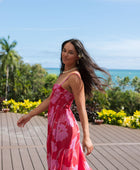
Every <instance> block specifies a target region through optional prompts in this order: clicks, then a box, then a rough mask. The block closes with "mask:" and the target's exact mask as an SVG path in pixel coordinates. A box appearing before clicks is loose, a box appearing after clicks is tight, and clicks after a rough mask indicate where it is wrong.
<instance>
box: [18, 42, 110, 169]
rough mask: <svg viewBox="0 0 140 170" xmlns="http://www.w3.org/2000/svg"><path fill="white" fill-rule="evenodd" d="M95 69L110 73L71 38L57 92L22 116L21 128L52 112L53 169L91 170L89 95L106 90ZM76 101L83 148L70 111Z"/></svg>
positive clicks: (49, 157) (65, 46) (64, 50)
mask: <svg viewBox="0 0 140 170" xmlns="http://www.w3.org/2000/svg"><path fill="white" fill-rule="evenodd" d="M94 70H99V71H102V72H104V73H106V74H107V72H105V71H104V70H103V69H101V68H100V67H98V66H97V64H95V62H93V61H92V60H91V58H90V56H89V54H88V53H87V51H86V50H85V48H84V46H83V44H82V43H81V42H80V41H79V40H77V39H70V40H67V41H65V42H64V43H63V44H62V50H61V70H60V72H61V73H60V75H59V77H58V80H57V82H56V84H54V86H53V91H52V93H51V95H50V97H49V98H47V99H46V100H44V101H43V102H42V103H41V104H40V105H39V106H38V107H37V108H35V109H34V110H32V111H31V112H30V113H29V114H27V115H24V116H22V117H21V118H20V119H19V120H18V122H17V125H18V126H19V127H22V126H24V125H25V124H26V123H27V122H28V121H29V120H30V119H31V118H32V117H33V116H35V115H37V114H39V113H41V112H43V111H45V110H46V109H48V137H47V160H48V169H49V170H90V169H91V168H90V167H89V165H88V164H87V162H86V159H85V155H84V153H83V150H84V151H85V150H86V151H87V155H89V154H90V153H91V152H92V150H93V144H92V142H91V139H90V135H89V126H88V117H87V112H86V107H85V95H87V96H90V95H91V94H92V90H93V88H97V89H99V90H100V91H104V89H103V86H104V84H102V82H101V81H100V79H99V78H98V77H97V76H96V74H95V72H94ZM73 100H75V103H76V105H77V110H78V113H79V117H80V121H81V124H82V129H83V142H82V147H83V150H82V147H81V144H80V133H79V127H78V124H77V122H76V120H75V118H74V115H73V113H72V111H71V110H70V107H71V104H72V102H73Z"/></svg>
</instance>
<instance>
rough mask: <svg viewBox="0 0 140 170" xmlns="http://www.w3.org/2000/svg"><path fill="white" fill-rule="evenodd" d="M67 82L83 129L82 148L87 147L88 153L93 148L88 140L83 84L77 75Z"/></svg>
mask: <svg viewBox="0 0 140 170" xmlns="http://www.w3.org/2000/svg"><path fill="white" fill-rule="evenodd" d="M69 84H70V87H71V89H72V93H73V95H74V98H75V103H76V106H77V110H78V113H79V117H80V121H81V124H82V129H83V143H82V144H83V150H84V151H85V148H86V149H87V155H88V154H90V153H91V152H92V150H93V144H92V142H91V140H90V134H89V124H88V116H87V112H86V107H85V92H84V84H83V81H82V80H81V78H80V77H79V76H78V75H73V76H71V77H70V79H69Z"/></svg>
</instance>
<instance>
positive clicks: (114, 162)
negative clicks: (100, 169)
mask: <svg viewBox="0 0 140 170" xmlns="http://www.w3.org/2000/svg"><path fill="white" fill-rule="evenodd" d="M105 147H108V146H100V147H96V148H97V150H98V152H100V154H102V155H103V156H104V157H105V158H106V159H107V160H108V161H109V162H110V163H111V164H112V165H113V166H114V168H113V169H118V170H119V169H126V168H125V167H124V166H123V165H122V164H121V163H120V162H119V161H118V160H117V159H116V158H115V157H114V155H112V154H110V153H109V152H108V151H107V149H104V148H105ZM107 168H108V164H107Z"/></svg>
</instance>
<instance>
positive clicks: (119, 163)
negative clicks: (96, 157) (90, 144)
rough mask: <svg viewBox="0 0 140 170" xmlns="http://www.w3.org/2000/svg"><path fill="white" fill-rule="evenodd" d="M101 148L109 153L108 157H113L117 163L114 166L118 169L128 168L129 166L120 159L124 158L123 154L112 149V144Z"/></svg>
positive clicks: (125, 169)
mask: <svg viewBox="0 0 140 170" xmlns="http://www.w3.org/2000/svg"><path fill="white" fill-rule="evenodd" d="M101 148H102V150H103V152H105V153H104V155H107V158H108V159H110V160H111V159H113V162H114V163H115V164H114V166H116V168H117V169H119V170H127V167H126V166H124V165H123V164H122V161H120V160H121V159H122V158H121V156H120V155H119V154H117V153H116V152H115V151H114V150H112V149H111V148H110V146H102V147H101ZM98 149H99V147H97V150H98ZM102 150H101V151H102Z"/></svg>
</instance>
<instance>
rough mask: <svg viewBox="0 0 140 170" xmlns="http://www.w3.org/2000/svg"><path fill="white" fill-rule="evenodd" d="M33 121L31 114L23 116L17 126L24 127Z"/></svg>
mask: <svg viewBox="0 0 140 170" xmlns="http://www.w3.org/2000/svg"><path fill="white" fill-rule="evenodd" d="M30 119H31V116H30V115H29V114H27V115H24V116H22V117H21V118H20V119H19V120H18V121H17V126H18V127H24V126H25V124H26V123H27V122H28V121H29V120H30Z"/></svg>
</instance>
